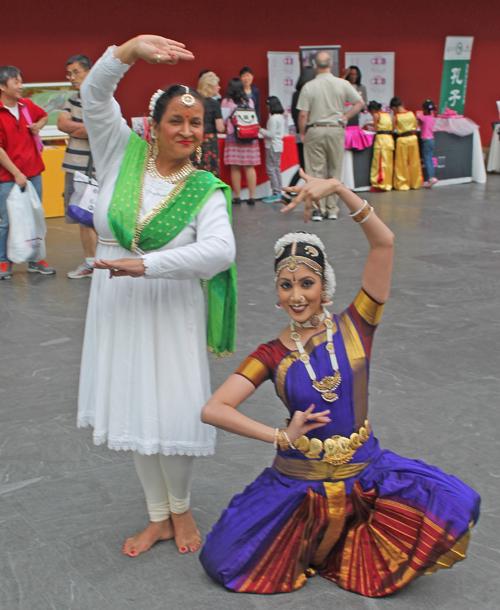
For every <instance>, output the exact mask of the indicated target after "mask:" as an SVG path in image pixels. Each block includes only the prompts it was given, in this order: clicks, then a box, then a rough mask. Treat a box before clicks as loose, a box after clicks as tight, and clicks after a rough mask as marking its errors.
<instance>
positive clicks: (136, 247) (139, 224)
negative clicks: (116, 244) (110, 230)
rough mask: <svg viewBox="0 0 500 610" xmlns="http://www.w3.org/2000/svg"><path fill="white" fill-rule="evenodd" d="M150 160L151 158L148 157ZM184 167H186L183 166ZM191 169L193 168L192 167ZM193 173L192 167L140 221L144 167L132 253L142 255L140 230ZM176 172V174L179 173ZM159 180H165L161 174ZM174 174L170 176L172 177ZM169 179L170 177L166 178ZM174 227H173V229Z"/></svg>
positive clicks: (178, 191) (143, 175)
mask: <svg viewBox="0 0 500 610" xmlns="http://www.w3.org/2000/svg"><path fill="white" fill-rule="evenodd" d="M150 159H151V157H150ZM147 166H148V167H149V161H148V163H147ZM184 167H186V166H184ZM184 167H183V168H181V169H180V170H179V172H181V171H182V170H183V169H184ZM192 167H193V166H192ZM193 171H197V170H196V168H195V167H193V170H192V171H189V172H188V173H186V174H185V175H184V176H183V177H182V178H180V179H179V180H178V182H177V184H176V185H175V186H174V188H173V189H172V190H171V191H170V193H169V194H168V195H167V196H166V197H164V198H163V199H162V200H161V201H160V203H158V204H157V205H155V207H154V208H153V209H152V210H150V211H149V212H148V213H147V214H145V216H144V218H142V220H141V210H142V198H143V190H144V178H145V177H146V166H144V167H143V170H142V176H141V187H140V190H139V205H138V206H137V212H136V218H135V230H134V237H133V238H132V243H131V250H132V252H135V254H139V255H142V254H144V252H143V251H142V250H141V249H140V248H139V240H140V238H141V233H142V230H143V229H144V227H145V226H146V225H147V224H148V222H149V221H150V220H151V219H152V218H153V217H154V216H156V214H158V213H159V212H161V211H162V210H163V208H165V207H166V206H167V205H168V204H169V203H170V201H171V200H172V199H173V198H174V197H175V196H176V195H178V194H179V193H180V192H181V191H182V189H183V188H184V186H185V184H186V181H187V178H188V176H189V175H190V174H192V172H193ZM179 172H176V173H179ZM158 175H159V176H160V177H161V178H163V179H165V178H164V177H163V176H161V174H158ZM173 175H174V174H171V176H173ZM168 177H169V178H170V176H168ZM175 228H176V227H174V229H175Z"/></svg>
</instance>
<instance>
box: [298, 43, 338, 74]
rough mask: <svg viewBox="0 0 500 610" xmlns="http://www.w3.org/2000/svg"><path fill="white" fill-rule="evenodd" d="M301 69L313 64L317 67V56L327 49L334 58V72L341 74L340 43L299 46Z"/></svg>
mask: <svg viewBox="0 0 500 610" xmlns="http://www.w3.org/2000/svg"><path fill="white" fill-rule="evenodd" d="M299 51H300V69H301V70H302V68H305V67H306V66H312V67H313V68H314V69H316V62H315V57H316V55H317V54H318V53H319V52H320V51H326V52H327V53H328V54H329V55H330V57H331V58H332V74H333V76H340V45H313V46H310V47H299Z"/></svg>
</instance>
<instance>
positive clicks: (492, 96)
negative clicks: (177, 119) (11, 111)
mask: <svg viewBox="0 0 500 610" xmlns="http://www.w3.org/2000/svg"><path fill="white" fill-rule="evenodd" d="M72 4H74V7H75V8H74V10H72ZM323 5H324V6H325V7H326V8H324V10H323V11H322V12H320V11H319V10H318V11H316V12H315V9H314V8H313V7H314V6H315V4H314V3H306V2H304V1H303V0H301V1H300V2H299V1H298V0H289V1H288V2H286V1H284V0H274V1H272V2H270V1H269V0H268V1H266V2H263V1H259V0H254V2H250V3H248V2H247V3H243V4H241V3H236V2H233V3H230V2H223V1H222V0H212V1H211V2H208V1H207V0H191V1H190V2H184V3H181V2H176V3H167V2H159V1H158V0H148V1H147V2H143V3H139V2H132V1H130V0H120V2H117V1H116V0H111V1H108V2H107V3H103V2H102V1H101V2H97V1H96V0H89V1H87V2H85V1H84V2H82V1H80V2H75V3H71V2H67V3H61V2H60V0H58V1H57V2H56V1H55V0H45V1H42V2H40V1H38V2H34V1H33V0H29V1H28V2H19V3H18V4H17V3H9V10H8V11H4V13H3V14H2V35H1V38H0V65H1V64H11V65H15V66H18V67H19V68H20V69H21V70H22V72H23V75H24V80H25V81H26V82H41V81H55V80H64V74H65V68H64V63H65V61H66V59H67V58H68V57H69V56H70V55H74V54H76V53H84V54H86V55H89V57H90V58H91V59H92V60H93V61H95V60H96V59H98V57H99V56H100V54H102V52H103V51H104V49H105V48H106V46H107V45H109V44H120V43H121V42H124V41H125V40H126V39H128V38H130V37H132V36H134V35H137V34H141V33H155V34H160V35H164V36H168V37H171V38H175V39H177V40H181V41H182V42H184V43H185V44H186V46H187V47H188V48H189V49H191V50H192V51H193V52H194V54H195V55H196V60H195V61H194V62H192V63H182V64H181V65H178V66H175V67H173V68H172V67H167V66H161V67H158V66H149V65H147V64H145V63H144V62H140V63H138V64H137V65H136V66H134V67H132V69H131V70H130V72H129V74H128V75H127V76H126V77H125V79H124V80H123V81H122V83H121V84H120V86H119V89H118V92H117V99H118V100H119V102H120V104H121V106H122V109H123V114H124V115H125V116H126V117H127V118H128V117H130V116H140V115H142V114H143V113H144V112H146V110H147V106H148V101H149V98H150V96H151V94H152V93H153V92H154V91H156V89H158V88H159V87H163V86H165V85H168V84H172V83H174V82H181V83H186V84H189V85H191V86H196V82H197V75H198V73H199V71H200V70H202V69H204V68H210V69H212V70H214V71H215V72H216V73H217V74H218V75H219V76H220V77H221V81H222V92H224V90H225V85H226V83H227V81H228V79H229V78H231V77H232V76H237V75H238V71H239V69H240V68H241V67H242V66H244V65H249V66H251V67H252V69H253V71H254V73H255V85H256V86H257V87H259V88H260V89H261V97H262V98H263V99H264V100H265V96H266V94H267V51H294V50H298V47H299V46H300V45H313V44H340V45H341V47H342V48H341V51H342V55H341V65H342V66H343V64H344V62H343V52H344V51H374V52H377V51H378V52H382V51H394V52H395V53H396V75H395V77H396V78H395V94H396V95H398V96H399V97H401V98H402V99H403V101H404V103H405V106H406V107H407V108H410V109H418V108H420V106H421V104H422V102H423V101H424V100H425V99H426V98H431V99H433V100H435V101H436V102H438V98H439V89H440V85H441V70H442V65H443V52H444V42H445V37H446V36H452V35H455V36H457V35H461V36H474V37H475V38H474V46H473V50H472V60H471V65H470V71H469V83H468V89H467V101H466V109H465V113H466V115H467V116H468V117H470V118H471V119H473V120H474V121H476V122H477V123H479V124H480V125H481V132H482V139H483V145H486V144H487V143H488V142H489V140H490V138H491V126H490V122H491V121H494V120H497V119H498V112H497V111H496V105H495V101H496V100H500V61H499V57H500V42H499V35H498V28H499V26H500V22H499V19H498V17H499V14H500V9H499V8H498V6H499V5H498V0H481V2H479V3H478V4H477V5H474V4H473V3H472V2H468V1H467V2H464V1H463V0H457V1H454V2H453V1H451V0H448V1H442V0H441V1H440V0H433V1H432V2H419V3H408V2H404V3H403V2H402V3H398V4H395V3H390V4H387V5H386V6H387V8H382V7H381V5H380V4H377V3H376V2H374V1H373V0H370V1H368V0H359V1H358V2H351V3H350V4H349V3H347V4H346V3H345V2H329V3H323ZM30 6H31V9H30ZM317 6H321V3H319V4H318V5H317Z"/></svg>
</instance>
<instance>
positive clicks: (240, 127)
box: [231, 106, 259, 144]
mask: <svg viewBox="0 0 500 610" xmlns="http://www.w3.org/2000/svg"><path fill="white" fill-rule="evenodd" d="M231 123H232V124H233V127H234V135H235V136H236V141H237V142H239V143H241V144H251V143H252V141H253V140H255V138H258V137H259V119H258V118H257V112H256V111H255V110H254V109H253V108H250V106H237V107H236V108H235V109H234V110H233V112H232V113H231Z"/></svg>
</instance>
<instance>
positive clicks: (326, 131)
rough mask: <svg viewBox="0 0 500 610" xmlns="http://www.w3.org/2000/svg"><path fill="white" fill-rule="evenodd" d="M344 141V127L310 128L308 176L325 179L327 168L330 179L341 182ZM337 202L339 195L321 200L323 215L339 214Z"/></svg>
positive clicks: (306, 152)
mask: <svg viewBox="0 0 500 610" xmlns="http://www.w3.org/2000/svg"><path fill="white" fill-rule="evenodd" d="M344 141H345V135H344V130H343V129H342V127H333V126H331V127H310V128H309V129H308V130H307V132H306V139H305V141H304V160H305V163H306V174H309V175H310V176H314V177H315V178H324V177H325V168H326V170H327V175H328V178H337V179H338V180H340V176H341V174H342V163H343V161H344ZM337 200H338V197H337V195H329V196H328V197H325V198H324V199H321V201H320V206H321V211H322V212H323V214H325V215H328V214H337V213H338V211H339V206H338V205H337Z"/></svg>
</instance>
